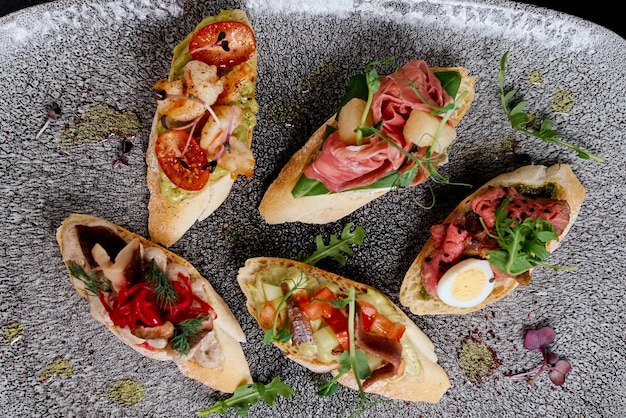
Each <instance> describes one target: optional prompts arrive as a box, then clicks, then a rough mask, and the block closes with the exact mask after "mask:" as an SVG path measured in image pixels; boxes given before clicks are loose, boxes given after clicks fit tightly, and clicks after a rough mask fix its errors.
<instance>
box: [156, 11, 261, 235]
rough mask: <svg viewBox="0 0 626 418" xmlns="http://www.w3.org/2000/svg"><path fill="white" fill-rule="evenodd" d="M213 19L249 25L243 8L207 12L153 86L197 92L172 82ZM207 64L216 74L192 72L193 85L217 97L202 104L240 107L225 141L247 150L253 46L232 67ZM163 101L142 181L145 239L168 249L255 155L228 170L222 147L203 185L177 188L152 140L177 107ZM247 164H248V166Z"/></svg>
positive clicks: (253, 108)
mask: <svg viewBox="0 0 626 418" xmlns="http://www.w3.org/2000/svg"><path fill="white" fill-rule="evenodd" d="M216 19H217V21H223V20H234V21H238V22H242V23H245V24H247V25H248V26H250V28H251V27H252V26H251V24H250V22H249V20H248V17H247V16H246V14H245V13H244V12H243V11H242V10H233V11H222V12H221V13H220V14H219V15H218V16H217V17H212V16H210V17H208V18H206V19H205V20H203V21H202V22H201V23H200V24H198V26H197V27H196V28H195V30H194V32H192V33H191V34H189V36H188V37H187V38H186V39H185V40H183V41H182V42H181V43H180V44H179V45H178V46H177V47H176V48H175V49H174V51H175V54H174V57H173V59H172V70H171V73H170V77H169V79H168V80H159V81H158V82H157V83H156V84H155V90H164V91H167V88H169V89H170V91H169V92H170V93H172V94H176V93H178V95H179V96H180V95H183V94H184V95H187V96H189V97H191V96H195V95H196V94H195V93H194V92H193V91H190V90H189V89H190V86H189V85H188V84H189V83H188V82H185V84H184V87H183V89H184V90H183V91H180V92H177V91H176V89H180V88H181V87H180V86H178V85H175V83H176V82H177V81H180V80H185V76H184V75H180V73H183V74H184V70H185V68H186V65H187V64H189V63H190V62H193V60H192V58H191V55H190V54H189V46H188V45H189V41H190V39H191V37H192V36H193V33H195V32H196V31H198V30H199V29H201V28H203V27H205V26H207V25H208V24H210V23H213V22H215V21H216ZM210 67H213V70H214V71H215V72H216V73H217V77H215V72H212V71H207V72H206V74H207V75H206V76H205V77H204V78H203V77H202V76H196V78H195V80H194V81H195V84H196V85H201V86H203V87H204V88H206V89H209V90H212V91H214V93H215V95H216V96H217V97H214V98H213V99H212V100H214V103H207V104H208V105H210V106H213V105H216V106H220V105H222V106H224V105H230V106H237V107H239V108H240V109H241V110H242V112H243V116H242V118H241V122H240V124H239V125H237V126H230V127H229V129H230V132H232V133H234V132H238V134H237V136H235V135H233V136H231V137H230V141H238V142H241V143H242V146H243V147H246V148H247V149H248V150H249V149H250V148H251V145H252V133H253V128H254V126H255V123H256V112H257V110H258V106H257V104H256V100H255V87H256V80H257V52H256V49H255V50H254V53H253V54H252V55H251V56H250V58H249V59H248V60H247V61H245V62H243V63H240V64H238V65H237V66H235V67H233V68H229V69H227V70H224V69H220V68H217V70H215V68H216V67H215V66H210ZM216 78H218V79H216ZM207 86H208V87H207ZM168 100H169V99H168ZM172 100H173V99H172ZM166 101H167V100H163V101H161V103H159V106H157V111H156V113H155V116H154V119H153V122H152V128H151V132H150V140H149V144H148V149H147V152H146V163H147V166H148V168H147V185H148V189H149V191H150V200H149V202H148V212H149V216H148V231H149V234H150V239H152V240H153V241H154V242H157V243H159V244H161V245H164V246H166V247H169V246H171V245H173V244H174V243H176V242H177V241H178V240H179V239H180V238H181V237H182V236H183V235H184V234H185V232H187V231H188V230H189V229H190V228H191V227H192V226H193V225H194V224H195V223H196V222H200V221H202V220H204V219H206V218H207V217H208V216H209V215H211V214H212V213H213V212H214V211H215V210H217V208H218V207H219V206H220V205H221V204H222V203H223V202H224V201H225V200H226V199H227V198H228V195H229V194H230V191H231V189H232V187H233V184H234V182H235V180H236V179H237V177H238V176H239V175H241V174H243V175H245V176H246V177H250V176H252V175H253V166H254V157H253V156H252V155H251V152H249V153H247V154H249V155H247V154H246V163H245V164H247V165H248V167H247V168H246V169H245V170H242V171H237V170H235V171H233V169H232V167H231V166H229V165H228V164H224V166H222V162H221V161H225V157H224V155H226V154H228V153H230V152H231V149H232V147H231V148H226V151H224V152H223V154H220V155H221V156H220V159H217V157H215V159H216V161H217V169H216V170H215V171H213V172H211V174H210V176H209V181H208V183H207V184H206V185H205V186H204V188H202V189H201V190H196V191H187V190H184V189H183V188H181V187H177V186H176V185H175V184H174V183H173V182H172V181H170V180H169V179H168V177H167V175H166V174H165V173H164V171H163V169H162V167H161V166H160V163H159V159H158V158H157V155H156V153H155V147H156V143H157V138H158V137H159V135H160V134H162V133H163V131H164V130H165V129H164V127H163V125H162V124H161V121H162V117H163V116H164V114H167V113H168V112H169V113H172V112H177V110H176V109H175V107H176V105H174V106H170V107H169V108H168V106H167V105H164V104H163V102H166ZM205 102H206V100H205ZM186 103H187V102H185V101H184V100H183V101H181V100H179V101H178V105H177V106H179V107H182V106H185V104H186ZM172 107H174V109H172ZM205 112H206V113H205V114H207V115H209V116H208V121H211V120H212V118H213V115H212V114H211V112H207V111H205ZM179 113H182V112H179ZM224 119H225V120H224V121H223V122H221V124H222V125H223V126H224V127H225V126H226V125H227V122H228V121H227V120H228V116H225V117H224ZM202 123H204V122H202V121H201V122H200V124H199V125H198V126H197V127H196V128H195V131H196V132H197V133H199V132H200V131H201V130H202V128H203V125H202ZM207 123H208V122H207ZM238 127H239V129H238ZM187 129H189V128H187ZM224 135H226V133H224ZM199 142H201V141H199ZM201 143H202V142H201ZM203 149H204V148H203ZM204 151H205V152H206V153H207V158H209V161H210V160H211V159H212V158H213V157H212V155H210V153H209V151H208V150H207V149H204ZM250 166H252V168H251V167H250Z"/></svg>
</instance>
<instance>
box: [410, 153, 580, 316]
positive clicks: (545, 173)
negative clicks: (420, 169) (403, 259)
mask: <svg viewBox="0 0 626 418" xmlns="http://www.w3.org/2000/svg"><path fill="white" fill-rule="evenodd" d="M547 183H554V184H556V185H557V186H558V188H557V193H556V198H557V199H559V200H565V201H567V203H568V204H569V206H570V219H569V223H568V224H567V227H566V228H565V229H564V231H563V232H562V233H561V235H559V240H558V241H551V242H550V243H549V244H548V246H547V248H548V250H549V251H550V252H552V251H554V250H555V249H556V248H557V247H558V245H559V244H560V243H561V242H562V241H563V238H565V236H566V235H567V233H568V232H569V230H570V228H571V227H572V225H573V224H574V222H575V221H576V218H577V217H578V214H579V212H580V209H581V207H582V204H583V200H584V198H585V187H584V186H583V185H582V184H581V183H580V181H579V180H578V178H577V177H576V175H575V174H574V172H573V171H572V168H571V167H570V166H569V165H567V164H556V165H553V166H550V167H546V166H542V165H530V166H524V167H521V168H519V169H517V170H515V171H513V172H510V173H506V174H502V175H499V176H497V177H495V178H493V179H492V180H490V181H488V182H487V183H485V184H484V185H483V186H481V187H480V188H479V189H478V190H476V191H475V192H474V193H472V194H471V195H469V196H468V197H466V198H465V199H464V200H463V201H462V202H461V203H459V205H458V206H457V207H456V208H455V209H454V210H453V211H452V212H451V213H450V215H448V217H447V218H446V219H445V220H444V221H443V222H442V223H448V222H450V221H451V220H452V219H453V218H454V217H455V216H456V215H457V214H459V213H466V212H467V211H468V210H471V209H470V203H471V201H472V200H473V199H474V197H476V196H478V195H480V194H482V193H483V192H484V191H485V190H486V189H487V188H489V187H490V186H496V187H498V186H510V185H515V184H523V185H527V186H529V187H541V186H543V185H545V184H547ZM433 249H434V246H433V240H432V238H430V239H429V240H428V241H427V242H426V244H425V245H424V247H423V248H422V250H421V251H420V253H419V254H418V255H417V257H416V258H415V260H414V261H413V263H412V264H411V266H410V267H409V269H408V271H407V273H406V275H405V277H404V280H403V282H402V285H401V287H400V303H401V304H402V305H404V306H406V307H408V308H409V309H410V310H411V312H413V313H414V314H417V315H437V314H465V313H469V312H474V311H477V310H480V309H482V308H484V307H485V306H486V305H488V304H490V303H493V302H495V301H497V300H500V299H502V298H503V297H504V296H506V295H507V294H508V293H509V292H511V291H512V290H513V289H515V288H516V287H517V285H518V283H517V281H515V279H513V278H507V279H504V280H497V281H496V286H495V287H494V289H493V291H492V292H491V294H490V295H489V296H488V297H487V299H486V300H485V301H483V302H482V303H481V304H480V305H478V306H475V307H472V308H455V307H452V306H448V305H446V304H444V303H443V302H441V301H437V300H434V299H432V298H429V299H425V298H424V297H423V296H420V295H423V292H422V284H421V269H422V264H423V262H424V259H425V258H426V257H427V256H428V255H429V254H430V253H431V252H432V250H433Z"/></svg>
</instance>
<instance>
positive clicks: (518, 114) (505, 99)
mask: <svg viewBox="0 0 626 418" xmlns="http://www.w3.org/2000/svg"><path fill="white" fill-rule="evenodd" d="M508 55H509V52H508V51H507V52H505V53H504V55H503V56H502V58H501V59H500V71H499V72H498V85H499V86H500V103H501V104H502V109H503V110H504V113H505V114H506V116H507V117H508V118H509V121H510V122H511V127H512V128H513V129H515V130H517V131H519V132H522V133H525V134H526V135H530V136H534V137H536V138H539V139H541V140H543V141H546V142H552V143H554V144H557V145H562V146H564V147H567V148H569V149H571V150H573V151H575V152H576V153H577V154H578V157H579V158H582V159H584V160H594V161H598V162H601V163H602V162H604V158H602V157H599V156H597V155H595V154H592V153H590V152H588V151H585V150H583V149H581V148H579V147H577V146H575V145H572V144H570V143H568V142H565V141H564V140H563V139H562V138H563V135H562V134H561V133H559V132H558V131H555V130H554V129H552V124H553V122H552V121H551V120H550V119H543V120H542V121H541V124H540V126H539V130H536V129H533V128H532V127H529V126H528V124H529V123H530V122H531V121H532V120H533V117H532V115H531V114H529V113H526V112H525V109H526V105H527V104H528V102H527V101H525V100H522V101H520V102H519V103H517V104H516V105H515V106H513V108H509V102H510V101H511V100H512V99H513V97H514V96H515V94H516V93H517V91H516V90H511V91H508V92H505V91H504V75H505V69H506V61H507V59H508Z"/></svg>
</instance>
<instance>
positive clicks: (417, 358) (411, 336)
mask: <svg viewBox="0 0 626 418" xmlns="http://www.w3.org/2000/svg"><path fill="white" fill-rule="evenodd" d="M284 272H288V274H289V275H290V277H291V278H294V276H293V275H294V274H295V275H296V276H299V275H301V274H302V275H304V276H305V277H306V278H307V290H308V291H309V292H311V294H312V292H314V291H315V290H316V289H319V288H321V287H325V286H328V287H329V288H332V289H334V291H336V292H337V293H338V294H345V295H347V294H348V292H349V289H350V287H354V289H355V292H356V298H357V300H367V301H369V302H370V303H373V304H374V305H375V306H376V308H377V309H378V312H379V313H384V314H385V315H386V316H387V317H388V318H389V319H391V320H393V321H394V322H398V323H401V324H402V325H404V326H405V327H406V330H405V332H404V335H403V336H402V339H401V342H402V344H403V346H404V348H403V351H402V359H403V361H404V362H405V365H406V367H405V368H404V370H403V371H401V372H400V373H399V374H398V375H396V376H393V377H389V378H385V379H381V380H377V381H375V382H373V383H372V384H371V385H370V386H368V387H367V388H366V389H365V391H366V392H369V393H376V394H379V395H383V396H386V397H388V398H393V399H402V400H406V401H412V402H430V403H436V402H439V400H440V398H441V397H442V396H443V394H444V393H445V392H446V391H447V389H448V388H449V387H450V381H449V379H448V376H447V375H446V373H445V371H444V370H443V369H442V368H441V367H440V366H439V365H438V364H437V355H436V354H435V350H434V347H433V344H432V342H431V341H430V339H429V338H428V337H427V336H426V334H424V333H423V332H422V331H421V330H420V329H419V328H418V327H417V325H415V323H413V321H411V320H410V319H409V318H408V317H407V315H406V314H404V312H403V311H402V310H401V309H399V308H398V307H397V306H396V305H394V304H393V302H391V301H390V300H389V299H388V298H387V297H386V296H384V295H383V294H382V293H380V292H379V291H377V290H375V289H373V288H371V287H370V286H367V285H365V284H362V283H357V282H355V281H352V280H349V279H347V278H344V277H341V276H338V275H336V274H333V273H330V272H328V271H324V270H321V269H319V268H316V267H313V266H310V265H308V264H304V263H300V262H298V261H294V260H289V259H283V258H267V257H258V258H250V259H248V260H247V261H246V263H245V265H244V266H243V267H242V268H241V269H240V270H239V274H238V276H237V281H238V283H239V286H240V287H241V289H242V291H243V292H244V294H245V295H246V298H247V302H246V306H247V308H248V311H249V312H250V314H251V315H252V316H253V317H254V318H255V319H256V320H257V321H258V323H259V325H260V326H261V327H262V328H263V329H264V330H267V329H268V327H267V326H266V325H264V323H263V321H262V320H261V318H260V310H261V309H262V308H261V307H262V306H263V305H264V304H265V303H264V302H263V299H264V298H265V290H264V289H259V286H261V287H263V286H264V285H263V284H261V282H262V281H264V279H262V277H263V276H266V277H269V276H271V277H272V279H271V280H276V283H275V284H276V285H278V282H279V281H281V280H288V279H287V277H281V275H282V274H283V273H284ZM294 272H295V273H294ZM294 280H296V281H297V280H298V277H295V279H294ZM366 294H367V295H366ZM309 296H311V295H309ZM311 300H313V299H311ZM319 326H320V327H323V324H322V325H319ZM387 341H389V340H387ZM292 342H293V340H291V341H289V342H288V343H282V342H276V341H275V342H274V344H275V345H276V346H277V347H278V348H279V349H280V350H281V351H282V352H283V353H284V354H285V355H286V356H287V357H289V358H290V359H292V360H293V361H295V362H297V363H299V364H301V365H302V366H304V367H306V368H308V369H309V370H311V371H313V372H315V373H327V372H330V373H332V374H334V375H336V374H337V373H338V368H339V362H338V361H337V358H338V355H336V356H335V357H333V358H330V359H329V358H328V357H326V358H325V359H324V361H322V359H321V358H320V357H319V356H318V354H317V352H308V351H307V352H306V353H305V352H303V350H300V349H299V348H296V347H295V346H294V345H293V344H292ZM309 348H310V347H309ZM320 350H321V349H320ZM408 353H413V354H412V355H408ZM339 383H341V384H343V385H345V386H347V387H350V388H353V389H357V388H358V387H357V383H356V380H355V379H354V375H353V374H352V372H349V373H348V374H345V375H343V376H342V377H341V378H340V380H339Z"/></svg>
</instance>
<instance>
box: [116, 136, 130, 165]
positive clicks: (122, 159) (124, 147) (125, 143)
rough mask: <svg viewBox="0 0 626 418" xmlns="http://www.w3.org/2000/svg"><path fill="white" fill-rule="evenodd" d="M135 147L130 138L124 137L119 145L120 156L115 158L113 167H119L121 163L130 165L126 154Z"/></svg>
mask: <svg viewBox="0 0 626 418" xmlns="http://www.w3.org/2000/svg"><path fill="white" fill-rule="evenodd" d="M131 149H133V143H132V142H130V141H129V140H128V138H122V141H121V142H120V147H119V152H120V154H119V156H118V157H117V158H116V159H115V160H113V168H117V167H119V166H120V165H122V164H124V165H128V159H127V158H126V154H127V153H129V152H130V150H131Z"/></svg>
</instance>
